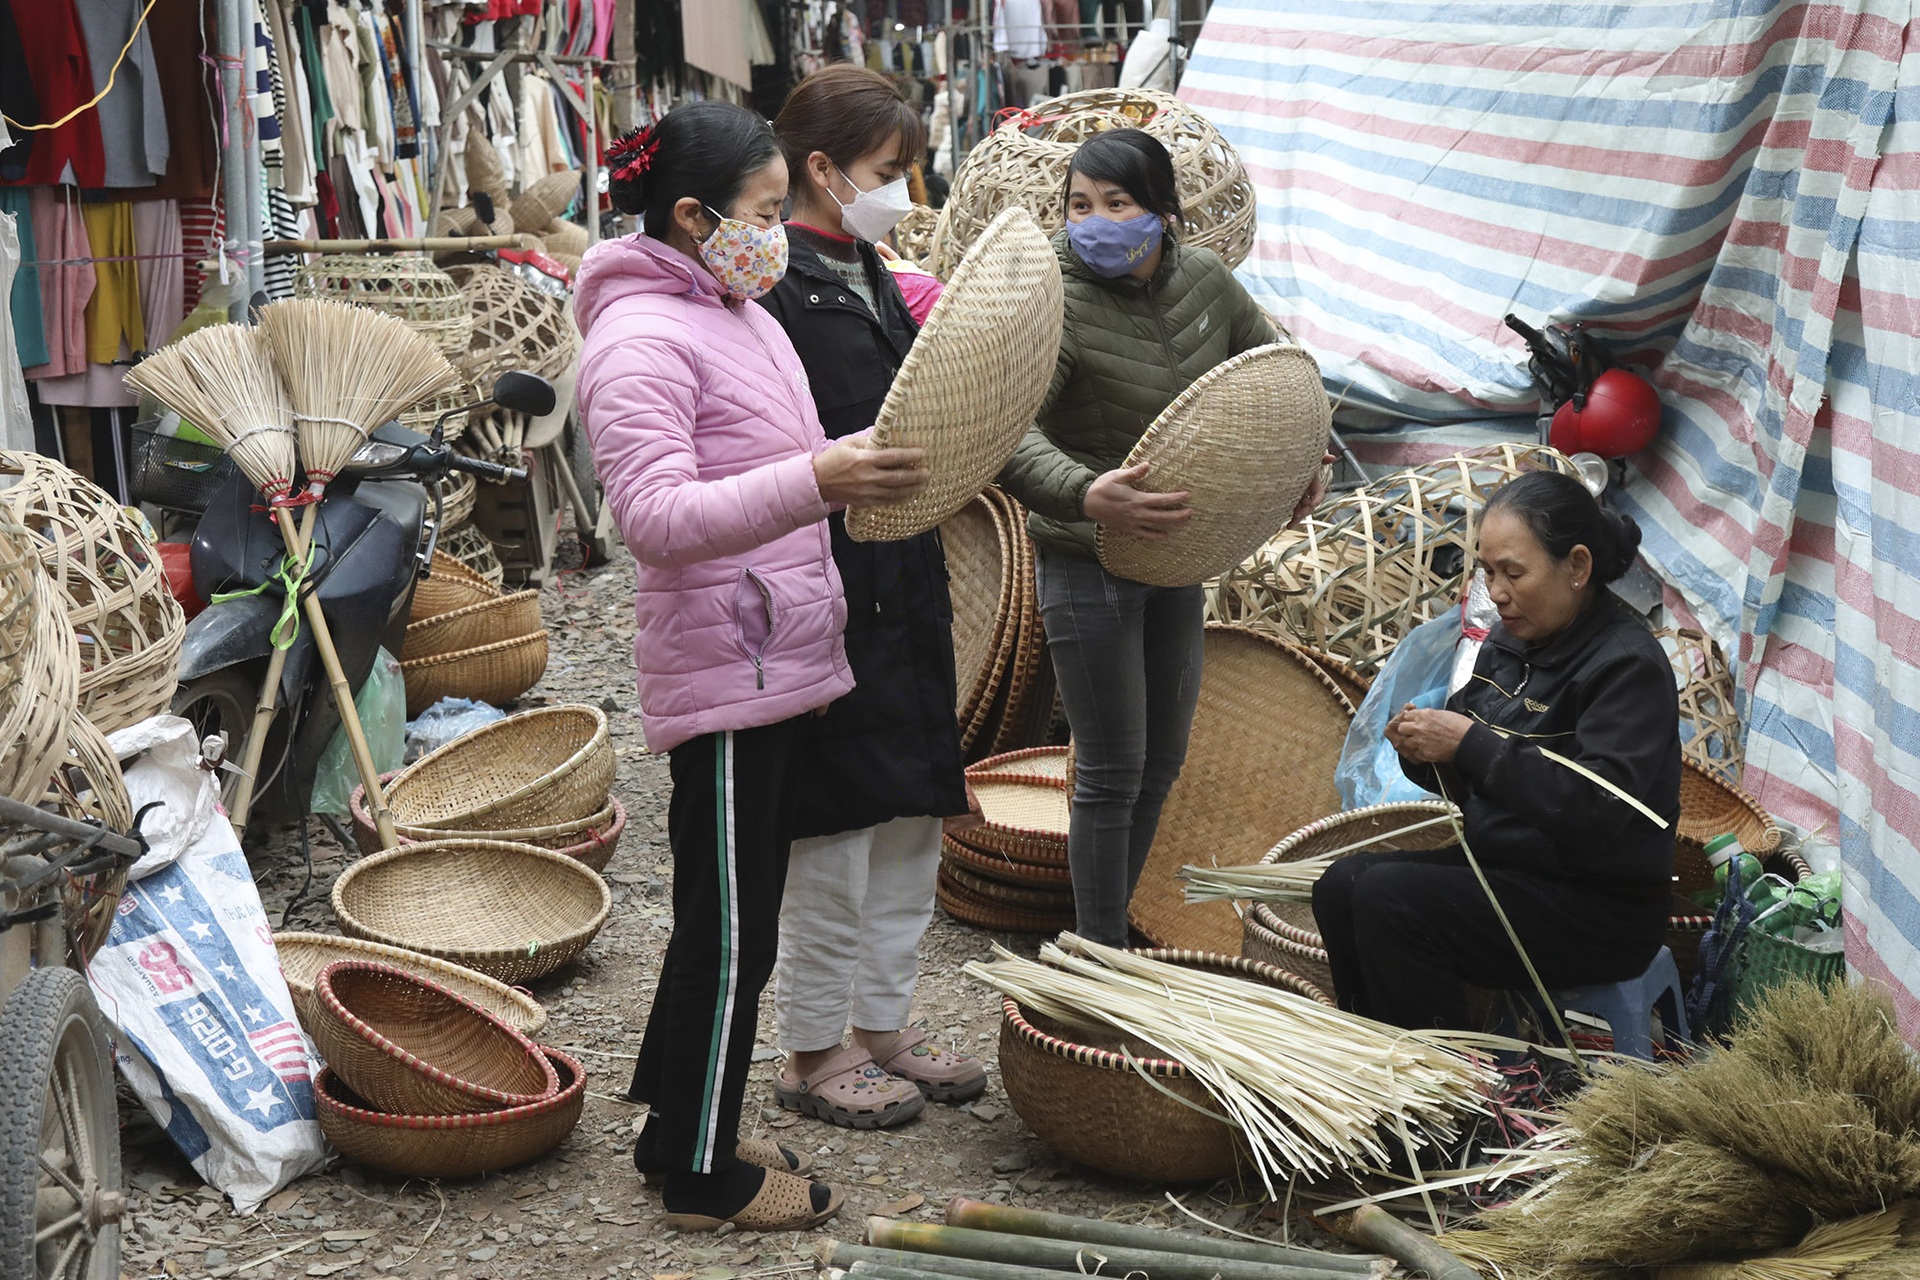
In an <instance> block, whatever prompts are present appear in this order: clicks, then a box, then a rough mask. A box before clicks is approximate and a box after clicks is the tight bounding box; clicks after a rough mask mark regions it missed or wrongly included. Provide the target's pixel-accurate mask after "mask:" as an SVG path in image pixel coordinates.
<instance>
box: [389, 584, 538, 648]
mask: <svg viewBox="0 0 1920 1280" xmlns="http://www.w3.org/2000/svg"><path fill="white" fill-rule="evenodd" d="M540 629H541V625H540V593H539V592H538V591H516V592H514V593H513V594H512V595H510V596H501V597H499V598H498V599H494V600H482V601H481V602H480V603H479V604H470V605H468V606H466V607H465V608H464V609H455V610H453V611H452V612H451V613H437V614H435V615H434V616H433V617H431V618H427V619H425V620H423V621H420V622H412V623H408V624H407V636H406V639H405V641H403V642H402V644H401V646H400V660H401V661H402V662H411V661H413V660H414V659H416V658H431V657H434V656H436V655H438V654H443V653H458V652H460V651H461V650H462V649H477V648H479V647H480V646H482V645H489V644H496V643H498V642H499V641H502V640H517V639H519V638H520V637H521V636H529V635H532V634H533V633H534V632H536V631H539V630H540Z"/></svg>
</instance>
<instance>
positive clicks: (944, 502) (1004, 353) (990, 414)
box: [846, 209, 1062, 542]
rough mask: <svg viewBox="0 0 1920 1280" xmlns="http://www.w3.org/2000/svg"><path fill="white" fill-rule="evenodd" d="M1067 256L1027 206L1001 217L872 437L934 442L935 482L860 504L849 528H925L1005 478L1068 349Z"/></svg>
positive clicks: (913, 444)
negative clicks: (1064, 325)
mask: <svg viewBox="0 0 1920 1280" xmlns="http://www.w3.org/2000/svg"><path fill="white" fill-rule="evenodd" d="M1061 288H1062V286H1061V282H1060V262H1059V259H1058V258H1057V257H1055V256H1054V252H1053V246H1051V245H1049V244H1048V243H1047V238H1046V237H1045V236H1044V235H1042V234H1040V228H1039V227H1037V226H1035V225H1034V222H1033V219H1032V218H1030V217H1028V216H1027V214H1026V213H1025V212H1024V211H1022V210H1019V209H1009V210H1007V211H1006V212H1005V213H1003V214H1001V215H1000V216H999V217H998V218H995V219H994V221H993V223H992V225H990V226H989V227H988V228H987V229H986V231H985V232H983V233H982V234H981V236H980V239H979V242H978V243H976V244H975V245H974V247H973V250H972V252H970V253H969V254H968V255H967V260H966V261H965V262H964V263H962V264H961V266H960V268H959V269H958V270H957V271H955V272H954V273H953V278H952V279H951V280H950V281H948V283H947V287H946V289H945V290H944V291H943V292H942V293H941V294H940V300H939V301H938V302H936V303H934V304H933V311H932V312H931V313H930V314H929V315H928V316H927V322H926V323H925V324H924V325H922V326H921V328H920V336H919V337H917V338H915V339H914V343H913V349H912V350H911V351H909V352H908V353H907V358H906V360H905V361H903V362H902V363H901V365H900V372H898V373H897V374H895V375H894V378H893V385H892V386H890V387H889V388H888V389H887V398H886V400H885V401H884V402H883V403H882V404H881V406H880V412H879V414H878V415H877V416H876V417H875V419H874V424H873V433H872V435H871V436H870V437H869V438H870V439H871V440H872V442H873V444H874V445H875V446H876V447H888V446H900V447H906V448H917V449H924V450H926V467H927V473H928V479H927V483H926V484H925V485H923V486H922V487H921V489H920V491H919V492H918V493H916V494H915V495H914V496H913V497H911V498H908V499H907V500H906V501H904V502H895V503H888V504H886V505H884V506H871V507H849V508H848V509H847V516H846V521H847V535H848V536H849V537H851V538H853V539H854V540H855V541H858V542H885V541H892V540H894V539H899V538H910V537H912V536H913V535H914V534H916V533H924V532H925V531H926V530H928V529H931V528H933V527H935V526H936V525H938V524H939V523H940V522H941V521H942V520H945V519H946V518H947V517H948V516H950V515H952V514H953V513H954V512H956V511H958V510H959V509H960V508H961V507H963V506H965V505H966V504H967V502H968V501H969V500H971V499H972V498H973V497H974V495H975V494H978V493H979V492H980V491H981V490H982V489H984V488H986V487H987V485H988V484H989V483H990V482H991V481H992V480H993V477H994V476H995V475H997V474H998V473H999V471H1000V468H1001V467H1002V466H1004V465H1005V464H1006V461H1007V459H1008V458H1009V457H1011V456H1013V451H1014V448H1015V447H1016V446H1017V445H1018V444H1019V443H1020V439H1021V437H1022V436H1024V435H1025V434H1026V432H1027V428H1028V427H1030V426H1032V425H1033V415H1034V411H1035V410H1037V409H1038V408H1039V407H1040V401H1041V399H1042V397H1044V396H1045V395H1046V392H1047V383H1048V381H1049V379H1051V378H1052V377H1053V366H1054V362H1055V358H1056V357H1057V356H1058V354H1059V351H1060V324H1061V320H1060V317H1061Z"/></svg>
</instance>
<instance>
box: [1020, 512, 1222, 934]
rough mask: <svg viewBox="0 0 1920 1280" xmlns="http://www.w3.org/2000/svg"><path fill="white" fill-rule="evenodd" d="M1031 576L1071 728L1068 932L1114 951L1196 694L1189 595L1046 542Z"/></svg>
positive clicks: (1196, 614) (1197, 649) (1199, 627)
mask: <svg viewBox="0 0 1920 1280" xmlns="http://www.w3.org/2000/svg"><path fill="white" fill-rule="evenodd" d="M1035 571H1036V573H1037V575H1038V583H1039V589H1040V614H1041V619H1042V621H1043V622H1044V623H1045V624H1046V630H1047V651H1048V653H1049V654H1051V655H1052V658H1053V671H1054V675H1055V676H1056V677H1058V679H1059V681H1060V701H1061V704H1062V705H1063V706H1064V707H1065V708H1066V712H1067V723H1068V724H1069V725H1070V726H1072V728H1073V741H1074V763H1075V772H1076V780H1075V783H1074V788H1073V821H1072V826H1071V828H1070V829H1069V832H1068V838H1067V844H1068V854H1069V857H1070V861H1071V863H1072V866H1073V901H1074V914H1075V916H1076V918H1077V919H1076V925H1075V928H1076V930H1077V931H1078V932H1079V933H1080V935H1081V936H1082V937H1086V938H1091V939H1092V940H1093V941H1095V942H1102V943H1106V944H1107V945H1109V946H1115V947H1124V946H1126V945H1127V902H1128V900H1129V899H1131V898H1132V897H1133V886H1134V885H1135V884H1136V883H1137V882H1138V881H1139V879H1140V870H1141V868H1142V867H1144V866H1145V865H1146V862H1147V851H1148V850H1150V849H1151V848H1153V836H1154V832H1155V831H1156V830H1157V829H1158V828H1159V826H1160V810H1161V807H1162V806H1163V805H1165V804H1166V800H1167V792H1168V791H1170V790H1171V789H1172V788H1173V780H1174V779H1175V778H1177V777H1179V776H1180V765H1181V763H1182V762H1183V761H1185V760H1186V758H1187V735H1188V732H1189V731H1190V730H1191V729H1192V727H1193V708H1194V704H1195V703H1196V702H1197V701H1198V700H1199V697H1200V655H1201V636H1202V632H1203V628H1204V617H1203V608H1202V600H1201V594H1200V588H1199V587H1197V586H1196V587H1173V588H1169V587H1149V586H1145V585H1143V584H1141V583H1138V582H1131V581H1129V580H1127V579H1125V578H1116V577H1114V576H1113V575H1112V574H1110V573H1108V572H1107V571H1106V570H1105V569H1103V568H1101V567H1100V562H1099V561H1098V560H1095V559H1094V558H1093V557H1091V556H1087V555H1080V554H1076V553H1074V552H1071V551H1057V550H1053V549H1051V548H1047V547H1041V548H1038V550H1037V554H1036V556H1035Z"/></svg>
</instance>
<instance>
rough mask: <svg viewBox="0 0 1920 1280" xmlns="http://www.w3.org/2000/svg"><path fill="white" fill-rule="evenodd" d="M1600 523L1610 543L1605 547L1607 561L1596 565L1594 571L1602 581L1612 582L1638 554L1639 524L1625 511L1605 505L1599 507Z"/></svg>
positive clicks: (1621, 574) (1621, 575)
mask: <svg viewBox="0 0 1920 1280" xmlns="http://www.w3.org/2000/svg"><path fill="white" fill-rule="evenodd" d="M1600 524H1601V527H1602V528H1604V529H1605V530H1606V531H1607V541H1608V542H1609V543H1611V544H1612V545H1611V546H1610V547H1608V548H1607V550H1608V552H1609V554H1608V556H1607V560H1608V561H1609V563H1607V564H1605V565H1600V566H1596V572H1597V574H1598V576H1599V578H1600V580H1601V581H1602V582H1613V581H1615V580H1617V579H1619V578H1621V577H1624V576H1625V575H1626V572H1627V570H1629V569H1631V568H1632V567H1633V561H1634V557H1636V556H1638V555H1639V554H1640V524H1639V522H1638V521H1636V520H1635V519H1634V518H1633V517H1632V516H1630V515H1628V514H1627V513H1626V512H1624V511H1616V510H1614V509H1613V508H1612V507H1607V506H1603V507H1601V508H1600Z"/></svg>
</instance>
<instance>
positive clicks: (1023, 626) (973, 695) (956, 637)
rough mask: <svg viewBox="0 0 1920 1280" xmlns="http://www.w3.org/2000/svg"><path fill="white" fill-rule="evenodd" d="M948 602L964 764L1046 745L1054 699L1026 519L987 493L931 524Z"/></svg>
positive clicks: (1016, 507) (995, 492) (996, 493)
mask: <svg viewBox="0 0 1920 1280" xmlns="http://www.w3.org/2000/svg"><path fill="white" fill-rule="evenodd" d="M940 539H941V543H942V545H943V546H945V548H946V554H947V578H948V592H949V594H950V595H951V596H952V599H953V623H952V630H953V654H954V667H955V674H956V675H957V676H958V688H959V694H960V701H959V705H958V706H957V707H956V708H955V711H956V713H957V714H958V715H959V717H960V744H961V747H962V749H963V750H964V751H965V752H966V756H967V758H968V759H969V760H979V759H981V758H983V757H986V756H990V755H997V754H1004V753H1006V752H1009V751H1016V750H1020V749H1022V748H1027V747H1038V746H1042V745H1045V744H1046V742H1047V737H1048V732H1049V730H1050V728H1051V726H1052V724H1053V720H1054V713H1055V710H1056V707H1057V704H1058V701H1059V698H1058V695H1057V691H1056V689H1055V685H1054V679H1053V664H1052V663H1051V662H1049V661H1048V660H1047V636H1046V632H1045V631H1044V630H1042V628H1041V624H1040V596H1039V591H1038V590H1037V589H1036V588H1035V586H1034V577H1033V541H1032V539H1031V538H1030V537H1028V535H1027V511H1026V508H1025V507H1022V506H1021V505H1020V504H1019V503H1018V502H1016V501H1014V500H1013V499H1012V498H1010V497H1008V496H1007V495H1006V494H1004V493H1002V492H1001V491H1000V490H999V489H997V488H992V487H989V488H988V489H986V490H985V491H984V492H982V493H981V494H980V495H979V496H978V497H976V498H974V499H973V501H971V502H969V503H968V504H967V505H966V506H964V507H962V508H961V509H960V510H958V511H956V512H954V514H953V515H951V516H949V517H948V518H947V519H946V520H945V521H944V522H942V523H941V525H940Z"/></svg>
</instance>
